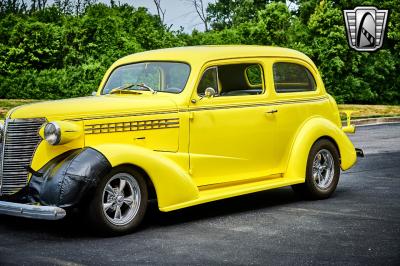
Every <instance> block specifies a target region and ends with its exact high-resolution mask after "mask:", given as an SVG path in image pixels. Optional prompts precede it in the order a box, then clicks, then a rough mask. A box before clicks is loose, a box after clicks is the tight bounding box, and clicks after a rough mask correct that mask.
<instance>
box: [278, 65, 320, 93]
mask: <svg viewBox="0 0 400 266" xmlns="http://www.w3.org/2000/svg"><path fill="white" fill-rule="evenodd" d="M273 71H274V83H275V91H276V92H279V93H285V92H302V91H315V90H316V84H315V80H314V77H313V76H312V74H311V73H310V71H309V70H308V69H307V68H306V67H304V66H302V65H299V64H295V63H283V62H280V63H275V64H274V66H273Z"/></svg>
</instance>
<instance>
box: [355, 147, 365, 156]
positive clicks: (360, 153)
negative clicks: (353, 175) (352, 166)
mask: <svg viewBox="0 0 400 266" xmlns="http://www.w3.org/2000/svg"><path fill="white" fill-rule="evenodd" d="M356 154H357V157H361V158H363V157H364V151H363V150H362V149H359V148H356Z"/></svg>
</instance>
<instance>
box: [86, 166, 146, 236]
mask: <svg viewBox="0 0 400 266" xmlns="http://www.w3.org/2000/svg"><path fill="white" fill-rule="evenodd" d="M147 199H148V194H147V186H146V181H145V180H144V177H143V176H142V174H140V173H139V172H137V171H135V170H133V169H131V168H129V167H125V166H124V167H117V168H114V169H113V170H112V171H111V172H110V174H108V175H107V176H106V177H105V178H104V179H102V180H101V182H100V184H99V185H98V187H97V188H96V191H95V194H94V197H93V198H92V199H91V201H90V204H89V210H88V214H89V218H90V220H91V222H92V223H93V225H94V226H96V228H97V229H99V230H100V232H102V233H106V234H123V233H127V232H130V231H133V230H135V229H136V228H137V227H138V226H139V224H140V222H141V221H142V220H143V217H144V215H145V212H146V209H147Z"/></svg>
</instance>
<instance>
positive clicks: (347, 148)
mask: <svg viewBox="0 0 400 266" xmlns="http://www.w3.org/2000/svg"><path fill="white" fill-rule="evenodd" d="M322 137H328V138H331V139H333V140H334V141H335V142H336V144H337V146H338V149H339V154H340V159H341V168H342V170H347V169H349V168H350V167H352V166H353V165H354V164H355V162H356V160H357V156H356V151H355V149H354V146H353V144H352V143H351V141H350V139H349V138H348V137H347V135H346V134H345V133H344V132H343V131H342V130H341V129H340V128H339V127H338V126H337V125H335V124H334V123H333V122H331V121H330V120H327V119H325V118H322V117H314V118H311V119H309V120H307V121H306V122H305V123H304V124H303V125H302V127H301V128H300V129H299V130H298V132H297V134H296V137H295V141H294V143H293V145H292V149H291V152H290V156H289V161H288V166H287V170H286V174H285V176H287V177H288V178H293V179H299V178H305V175H306V166H307V159H308V154H309V152H310V150H311V147H312V145H313V144H314V143H315V141H317V140H318V139H319V138H322Z"/></svg>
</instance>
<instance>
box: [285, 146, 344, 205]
mask: <svg viewBox="0 0 400 266" xmlns="http://www.w3.org/2000/svg"><path fill="white" fill-rule="evenodd" d="M339 176H340V161H339V152H338V150H337V148H336V146H335V145H334V144H333V143H332V142H331V141H329V140H327V139H320V140H318V141H317V142H315V143H314V145H313V146H312V147H311V150H310V153H309V155H308V160H307V169H306V180H305V183H303V184H298V185H294V186H292V187H293V190H294V191H295V192H297V193H299V194H300V195H302V196H305V197H307V198H312V199H325V198H328V197H329V196H331V195H332V193H333V192H334V191H335V189H336V186H337V184H338V182H339Z"/></svg>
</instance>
